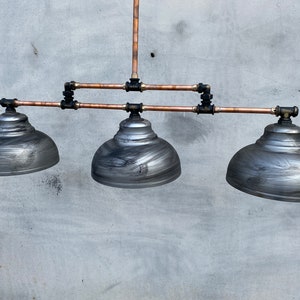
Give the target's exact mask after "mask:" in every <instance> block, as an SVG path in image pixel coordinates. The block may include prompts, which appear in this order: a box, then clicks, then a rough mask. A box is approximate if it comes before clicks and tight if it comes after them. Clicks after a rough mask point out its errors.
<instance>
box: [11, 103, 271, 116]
mask: <svg viewBox="0 0 300 300" xmlns="http://www.w3.org/2000/svg"><path fill="white" fill-rule="evenodd" d="M14 106H16V107H18V106H41V107H61V103H60V102H46V101H26V100H14ZM75 108H92V109H113V110H126V104H104V103H81V102H76V105H75ZM197 109H198V107H197V106H160V105H143V106H142V110H143V111H165V112H193V113H197ZM214 113H246V114H271V115H275V114H276V108H259V107H220V106H215V107H214Z"/></svg>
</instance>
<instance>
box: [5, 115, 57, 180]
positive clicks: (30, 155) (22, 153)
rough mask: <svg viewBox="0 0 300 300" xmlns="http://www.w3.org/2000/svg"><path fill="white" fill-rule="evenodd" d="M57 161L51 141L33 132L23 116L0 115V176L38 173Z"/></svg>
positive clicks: (41, 134)
mask: <svg viewBox="0 0 300 300" xmlns="http://www.w3.org/2000/svg"><path fill="white" fill-rule="evenodd" d="M58 161H59V154H58V150H57V147H56V145H55V143H54V142H53V140H52V139H51V138H50V137H49V136H48V135H46V134H45V133H43V132H40V131H37V130H35V129H34V127H33V126H31V124H30V123H29V122H28V118H27V116H26V115H24V114H20V113H17V112H15V111H6V112H5V113H3V114H1V115H0V176H9V175H20V174H27V173H32V172H37V171H41V170H44V169H47V168H49V167H52V166H53V165H55V164H56V163H57V162H58Z"/></svg>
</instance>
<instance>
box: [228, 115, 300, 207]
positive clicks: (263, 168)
mask: <svg viewBox="0 0 300 300" xmlns="http://www.w3.org/2000/svg"><path fill="white" fill-rule="evenodd" d="M226 179H227V181H228V183H229V184H231V185H232V186H233V187H235V188H237V189H239V190H241V191H243V192H246V193H249V194H252V195H255V196H259V197H263V198H269V199H274V200H281V201H288V202H300V127H298V126H296V125H293V124H292V122H291V120H290V118H289V117H288V118H281V119H280V120H279V122H278V123H277V124H271V125H268V126H267V127H266V128H265V131H264V134H263V136H261V137H260V139H258V140H257V141H256V143H255V144H251V145H248V146H246V147H244V148H243V149H241V150H240V151H238V152H237V153H236V154H235V155H234V156H233V158H232V159H231V161H230V162H229V165H228V170H227V175H226Z"/></svg>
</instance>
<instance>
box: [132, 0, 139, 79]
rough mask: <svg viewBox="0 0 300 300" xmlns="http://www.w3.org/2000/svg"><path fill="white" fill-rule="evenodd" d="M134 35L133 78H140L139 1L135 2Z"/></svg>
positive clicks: (135, 0)
mask: <svg viewBox="0 0 300 300" xmlns="http://www.w3.org/2000/svg"><path fill="white" fill-rule="evenodd" d="M132 27H133V29H132V31H133V33H132V74H131V78H139V76H138V49H139V0H134V1H133V26H132Z"/></svg>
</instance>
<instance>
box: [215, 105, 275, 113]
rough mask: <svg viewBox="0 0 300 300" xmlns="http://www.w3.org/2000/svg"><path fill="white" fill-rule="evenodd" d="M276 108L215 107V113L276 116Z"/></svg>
mask: <svg viewBox="0 0 300 300" xmlns="http://www.w3.org/2000/svg"><path fill="white" fill-rule="evenodd" d="M275 111H276V109H275V108H259V107H219V106H215V107H214V113H244V114H271V115H275Z"/></svg>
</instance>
